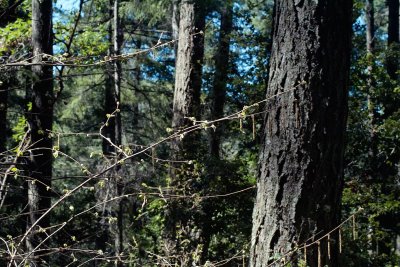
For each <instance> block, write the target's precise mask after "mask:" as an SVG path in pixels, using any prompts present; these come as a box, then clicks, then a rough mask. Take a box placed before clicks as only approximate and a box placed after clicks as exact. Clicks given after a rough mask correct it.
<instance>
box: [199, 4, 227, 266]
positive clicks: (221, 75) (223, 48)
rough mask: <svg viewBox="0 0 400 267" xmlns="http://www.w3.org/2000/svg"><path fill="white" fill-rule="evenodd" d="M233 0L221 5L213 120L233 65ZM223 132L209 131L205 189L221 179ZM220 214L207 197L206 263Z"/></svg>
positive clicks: (203, 258) (204, 204)
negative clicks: (216, 218) (231, 37)
mask: <svg viewBox="0 0 400 267" xmlns="http://www.w3.org/2000/svg"><path fill="white" fill-rule="evenodd" d="M232 13H233V1H231V0H228V1H226V2H225V3H224V4H223V5H222V6H221V8H220V15H221V25H220V30H219V42H218V49H217V52H216V54H215V55H214V58H215V76H214V81H213V87H212V90H211V93H210V98H211V114H210V115H211V116H210V118H211V120H216V119H218V118H221V117H222V116H223V115H224V106H225V95H226V86H227V82H228V72H229V68H230V64H229V61H230V60H229V54H230V47H229V44H230V34H231V32H232V26H233V20H232V17H233V14H232ZM222 133H223V126H222V125H218V127H217V128H215V129H211V130H210V134H209V153H210V155H211V159H210V160H211V161H210V162H209V163H208V166H207V171H208V173H209V175H208V176H209V178H206V182H205V183H204V185H203V189H205V190H207V189H209V188H210V184H209V182H208V180H209V181H213V180H214V181H215V179H218V178H217V177H216V176H217V175H216V173H217V172H218V171H217V170H216V168H217V167H216V166H218V165H219V166H223V165H222V164H223V163H222V161H219V159H220V146H221V136H222ZM215 213H216V208H215V201H213V200H204V201H202V219H201V223H202V226H201V228H202V242H203V248H202V253H201V263H202V264H204V263H205V262H206V261H207V259H208V250H209V247H210V242H211V237H212V235H213V234H214V233H215V229H213V226H212V217H213V216H214V215H215Z"/></svg>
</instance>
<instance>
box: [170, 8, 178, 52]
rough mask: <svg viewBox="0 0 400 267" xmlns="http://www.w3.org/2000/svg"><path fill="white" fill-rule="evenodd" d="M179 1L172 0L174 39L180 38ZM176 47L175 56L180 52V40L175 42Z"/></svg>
mask: <svg viewBox="0 0 400 267" xmlns="http://www.w3.org/2000/svg"><path fill="white" fill-rule="evenodd" d="M179 3H180V0H173V1H172V21H171V28H172V39H173V40H178V38H179ZM174 49H175V57H176V54H177V52H178V41H175V43H174Z"/></svg>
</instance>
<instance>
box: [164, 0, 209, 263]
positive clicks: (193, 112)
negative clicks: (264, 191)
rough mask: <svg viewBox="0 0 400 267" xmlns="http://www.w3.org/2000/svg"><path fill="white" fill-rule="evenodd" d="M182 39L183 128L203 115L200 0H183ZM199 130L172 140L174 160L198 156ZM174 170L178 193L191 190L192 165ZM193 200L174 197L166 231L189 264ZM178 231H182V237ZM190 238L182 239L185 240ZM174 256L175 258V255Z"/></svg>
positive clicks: (177, 113)
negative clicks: (201, 107)
mask: <svg viewBox="0 0 400 267" xmlns="http://www.w3.org/2000/svg"><path fill="white" fill-rule="evenodd" d="M179 14H180V19H179V34H178V35H179V42H178V50H177V55H176V68H175V92H174V102H173V119H172V127H173V129H174V130H175V131H181V130H182V129H184V128H185V127H188V126H191V125H193V121H192V120H191V119H189V118H195V119H197V120H198V119H199V117H200V90H201V83H202V63H203V56H204V37H203V31H204V27H205V15H204V10H203V8H202V4H201V2H200V1H192V0H181V1H180V9H179ZM198 145H199V134H198V133H197V132H192V133H189V134H183V135H182V136H181V138H177V139H175V140H173V141H172V151H173V152H172V154H173V155H172V158H173V159H174V160H178V161H181V160H192V159H196V157H197V156H198ZM172 169H173V170H172V171H171V187H172V188H173V189H172V191H174V193H180V194H189V193H190V191H191V190H192V188H191V187H192V183H191V182H189V181H193V180H194V179H193V177H191V176H192V166H190V165H189V166H188V165H184V166H182V165H181V166H178V165H175V164H174V166H173V167H172ZM189 205H191V204H190V203H188V202H187V201H185V200H171V201H170V202H169V206H168V209H167V216H166V226H165V232H164V241H165V242H164V246H165V248H164V251H165V252H166V254H167V255H169V256H174V257H175V256H176V261H175V263H177V264H180V265H182V266H188V264H190V263H189V262H191V261H192V256H193V255H192V254H193V253H195V250H196V249H197V244H198V241H199V240H198V238H196V237H195V236H196V235H197V236H198V234H197V233H195V232H196V229H195V227H194V225H193V224H194V222H193V218H192V217H191V212H189V209H190V206H189ZM177 232H180V234H179V237H178V234H177ZM185 239H187V240H189V242H184V243H182V241H183V240H185ZM171 259H173V258H171Z"/></svg>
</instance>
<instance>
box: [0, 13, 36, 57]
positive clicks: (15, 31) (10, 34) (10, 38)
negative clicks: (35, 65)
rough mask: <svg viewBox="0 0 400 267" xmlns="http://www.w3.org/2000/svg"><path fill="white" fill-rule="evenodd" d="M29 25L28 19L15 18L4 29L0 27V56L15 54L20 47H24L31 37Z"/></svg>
mask: <svg viewBox="0 0 400 267" xmlns="http://www.w3.org/2000/svg"><path fill="white" fill-rule="evenodd" d="M31 24H32V22H31V20H30V19H27V18H17V20H16V21H15V22H13V23H9V24H7V26H6V27H4V28H1V27H0V43H1V45H0V54H4V53H11V54H16V53H17V52H18V51H20V50H21V46H24V45H26V44H27V43H28V40H29V38H30V36H31ZM22 48H23V47H22Z"/></svg>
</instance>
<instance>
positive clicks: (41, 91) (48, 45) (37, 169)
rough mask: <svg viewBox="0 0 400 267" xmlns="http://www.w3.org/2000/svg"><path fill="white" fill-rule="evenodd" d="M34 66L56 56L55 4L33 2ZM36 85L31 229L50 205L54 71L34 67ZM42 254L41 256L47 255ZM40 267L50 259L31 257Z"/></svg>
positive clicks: (39, 236)
mask: <svg viewBox="0 0 400 267" xmlns="http://www.w3.org/2000/svg"><path fill="white" fill-rule="evenodd" d="M32 48H33V55H34V58H33V59H32V63H40V62H41V61H42V59H45V58H46V55H52V54H53V33H52V0H33V1H32ZM32 75H33V85H32V91H31V102H32V109H31V110H30V111H28V123H29V127H30V136H29V137H30V142H31V144H32V145H31V147H30V148H31V150H30V157H29V169H28V172H29V177H30V178H29V179H28V206H29V216H28V220H27V221H28V228H29V227H30V225H32V224H33V223H35V222H36V221H37V219H38V217H40V216H41V214H42V213H43V212H44V211H46V210H47V209H48V208H49V207H50V204H51V176H52V162H53V155H52V151H51V149H52V148H53V142H52V139H51V137H50V136H49V131H51V130H52V125H53V102H54V97H53V80H52V77H53V73H52V67H50V66H44V65H35V66H32ZM48 226H49V218H48V216H47V217H45V218H43V219H42V220H41V221H40V222H39V223H38V224H37V227H36V228H35V229H34V232H33V233H32V234H30V235H29V237H28V238H27V239H26V245H27V249H28V251H29V252H30V251H32V250H33V249H34V248H35V247H36V246H37V245H38V244H39V243H40V241H41V240H43V239H44V237H46V234H43V233H38V230H39V229H46V228H47V227H48ZM45 252H46V251H45V250H44V251H42V252H41V253H45ZM32 256H33V257H35V259H34V260H33V259H32V260H31V262H35V264H37V265H44V263H43V261H47V257H45V256H42V255H40V254H39V253H36V252H35V253H33V254H32Z"/></svg>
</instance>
